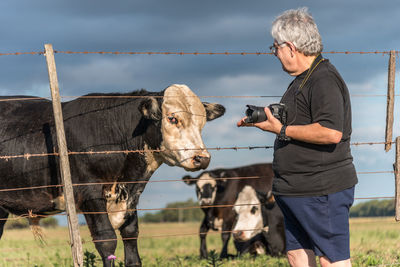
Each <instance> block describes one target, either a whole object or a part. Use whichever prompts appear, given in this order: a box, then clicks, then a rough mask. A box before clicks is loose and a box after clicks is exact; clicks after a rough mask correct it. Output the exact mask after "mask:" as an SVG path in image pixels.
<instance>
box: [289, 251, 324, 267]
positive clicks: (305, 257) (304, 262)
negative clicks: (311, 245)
mask: <svg viewBox="0 0 400 267" xmlns="http://www.w3.org/2000/svg"><path fill="white" fill-rule="evenodd" d="M287 258H288V261H289V264H290V266H292V267H303V266H310V267H316V266H317V262H316V261H315V254H314V252H313V251H312V250H310V249H295V250H289V251H288V252H287Z"/></svg>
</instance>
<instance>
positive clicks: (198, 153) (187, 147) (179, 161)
mask: <svg viewBox="0 0 400 267" xmlns="http://www.w3.org/2000/svg"><path fill="white" fill-rule="evenodd" d="M161 114H162V121H161V133H162V138H163V141H162V143H161V147H160V149H161V150H162V151H163V152H161V153H160V154H161V156H162V158H163V161H164V162H165V163H167V164H168V165H170V166H179V167H183V168H184V169H185V170H188V171H196V170H200V169H205V168H207V167H208V164H209V162H210V154H209V153H208V151H207V150H206V149H205V146H204V144H203V140H202V138H201V130H202V129H203V127H204V125H205V123H206V121H207V114H206V110H205V108H204V106H203V103H202V102H201V101H200V99H199V98H198V97H197V96H196V95H195V94H194V93H193V92H192V91H191V90H190V89H189V87H187V86H186V85H177V84H174V85H171V86H170V87H168V88H167V89H165V92H164V101H163V103H162V106H161Z"/></svg>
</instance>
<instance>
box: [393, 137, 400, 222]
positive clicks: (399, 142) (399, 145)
mask: <svg viewBox="0 0 400 267" xmlns="http://www.w3.org/2000/svg"><path fill="white" fill-rule="evenodd" d="M393 167H394V179H395V185H396V190H395V207H396V208H395V210H396V217H395V218H396V221H400V173H399V171H400V136H398V137H397V138H396V159H395V163H394V164H393Z"/></svg>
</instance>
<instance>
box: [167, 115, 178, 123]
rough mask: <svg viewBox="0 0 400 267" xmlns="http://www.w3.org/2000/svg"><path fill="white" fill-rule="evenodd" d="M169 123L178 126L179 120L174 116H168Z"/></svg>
mask: <svg viewBox="0 0 400 267" xmlns="http://www.w3.org/2000/svg"><path fill="white" fill-rule="evenodd" d="M168 121H169V122H170V123H171V124H178V122H179V121H178V119H177V118H175V117H173V116H168Z"/></svg>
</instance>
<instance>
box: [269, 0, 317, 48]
mask: <svg viewBox="0 0 400 267" xmlns="http://www.w3.org/2000/svg"><path fill="white" fill-rule="evenodd" d="M271 35H272V37H273V38H274V39H275V40H276V41H277V42H278V43H283V42H291V43H293V45H294V46H295V47H296V49H297V50H298V51H299V52H301V53H303V54H304V55H306V56H313V55H318V54H319V53H321V51H322V48H323V45H322V41H321V35H320V34H319V31H318V28H317V24H315V21H314V19H313V17H312V16H311V14H310V13H309V12H308V9H307V8H306V7H303V8H299V9H290V10H287V11H285V12H283V13H282V14H281V15H279V16H278V17H277V18H276V19H275V21H274V22H273V23H272V28H271Z"/></svg>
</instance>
